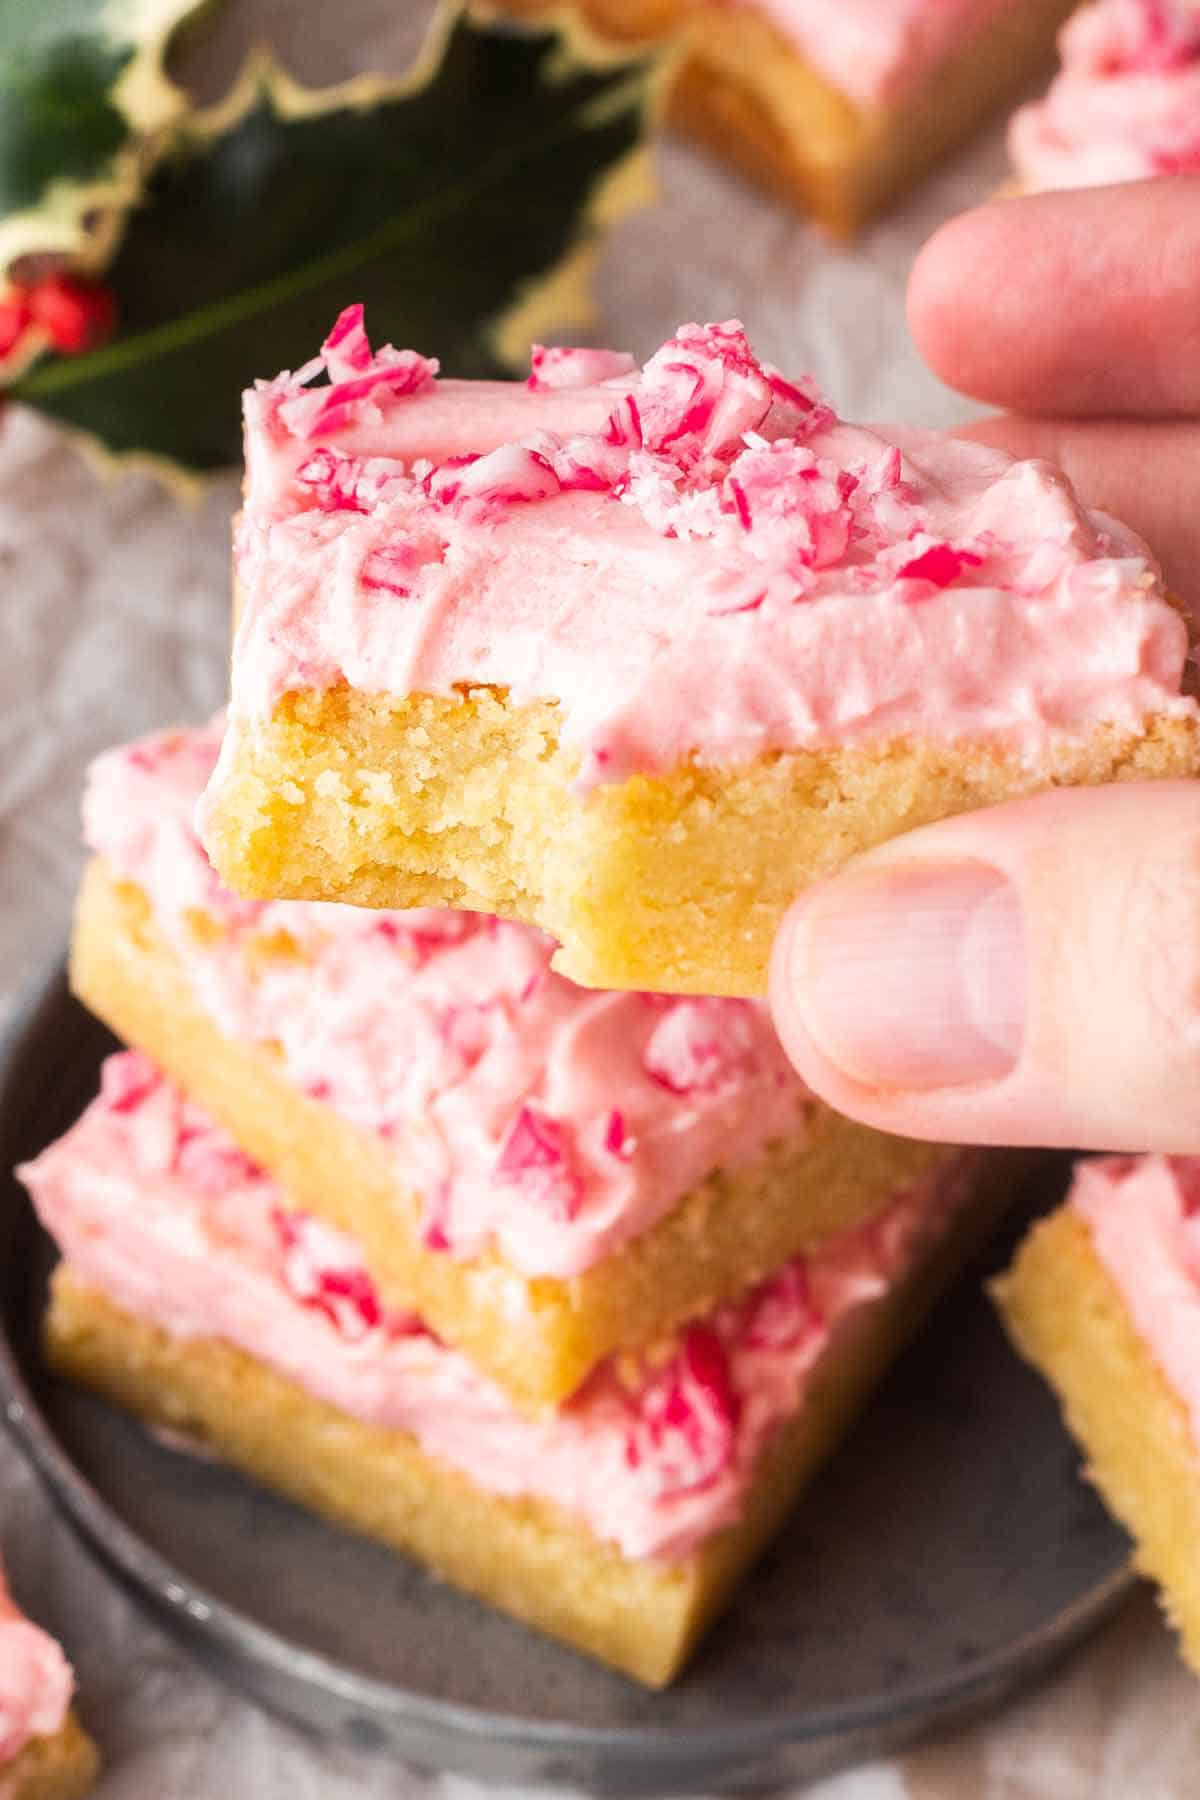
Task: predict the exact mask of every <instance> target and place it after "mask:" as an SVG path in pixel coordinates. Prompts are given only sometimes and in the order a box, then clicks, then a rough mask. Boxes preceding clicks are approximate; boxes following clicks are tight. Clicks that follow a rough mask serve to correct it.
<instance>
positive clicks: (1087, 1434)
mask: <svg viewBox="0 0 1200 1800" xmlns="http://www.w3.org/2000/svg"><path fill="white" fill-rule="evenodd" d="M996 1298H997V1300H998V1302H999V1305H1000V1310H1001V1312H1002V1313H1003V1315H1004V1319H1005V1322H1006V1324H1007V1326H1008V1329H1009V1331H1010V1333H1011V1335H1012V1337H1013V1340H1014V1342H1015V1343H1016V1345H1017V1348H1018V1349H1019V1350H1021V1351H1022V1352H1023V1353H1024V1355H1025V1356H1027V1357H1028V1359H1029V1361H1030V1362H1032V1363H1033V1364H1034V1366H1035V1367H1036V1368H1037V1369H1039V1370H1040V1371H1041V1373H1042V1374H1043V1375H1044V1376H1045V1377H1046V1379H1047V1381H1048V1382H1049V1383H1050V1385H1051V1387H1052V1388H1053V1389H1054V1391H1055V1393H1056V1394H1057V1396H1058V1398H1059V1400H1060V1402H1061V1404H1062V1408H1063V1411H1064V1414H1065V1415H1066V1421H1067V1424H1068V1426H1069V1427H1070V1429H1071V1431H1072V1432H1073V1433H1074V1435H1075V1437H1076V1438H1077V1440H1078V1442H1079V1445H1080V1448H1081V1449H1082V1451H1083V1454H1084V1456H1085V1457H1086V1459H1087V1465H1088V1473H1089V1475H1090V1476H1091V1479H1092V1480H1093V1482H1094V1483H1095V1485H1096V1487H1097V1488H1098V1490H1099V1492H1100V1494H1101V1496H1102V1497H1103V1498H1104V1500H1105V1501H1106V1502H1107V1504H1108V1506H1109V1507H1110V1508H1111V1510H1112V1512H1113V1513H1114V1514H1115V1515H1116V1517H1117V1518H1118V1519H1119V1520H1120V1521H1121V1523H1122V1524H1123V1525H1124V1526H1125V1527H1126V1529H1127V1530H1128V1531H1129V1533H1130V1535H1131V1536H1132V1537H1133V1540H1134V1546H1135V1549H1134V1555H1135V1560H1136V1562H1137V1565H1138V1567H1139V1568H1140V1569H1141V1570H1142V1572H1143V1574H1145V1575H1148V1576H1149V1577H1150V1579H1151V1580H1152V1581H1154V1582H1155V1583H1156V1584H1157V1585H1158V1588H1159V1591H1160V1594H1161V1598H1162V1602H1163V1606H1164V1608H1165V1610H1166V1613H1167V1616H1168V1618H1169V1619H1170V1620H1171V1622H1172V1623H1173V1625H1174V1626H1175V1628H1176V1630H1177V1631H1178V1633H1179V1636H1180V1642H1181V1646H1182V1649H1183V1654H1184V1656H1185V1658H1186V1659H1187V1661H1188V1663H1189V1664H1190V1665H1191V1667H1192V1668H1193V1669H1194V1670H1195V1671H1196V1673H1197V1674H1200V1560H1198V1558H1197V1554H1196V1546H1197V1544H1200V1159H1198V1158H1194V1157H1193V1158H1188V1157H1164V1156H1147V1157H1140V1158H1137V1157H1107V1158H1104V1159H1102V1160H1097V1161H1095V1162H1086V1163H1082V1164H1081V1165H1080V1166H1079V1168H1078V1169H1077V1171H1076V1174H1075V1180H1074V1184H1073V1186H1072V1188H1071V1192H1070V1194H1069V1196H1068V1199H1067V1202H1066V1204H1065V1205H1064V1206H1062V1207H1061V1208H1060V1209H1059V1210H1058V1211H1057V1212H1056V1213H1054V1214H1053V1215H1052V1216H1051V1217H1050V1218H1049V1219H1046V1220H1044V1221H1043V1222H1042V1223H1041V1224H1039V1225H1037V1226H1035V1227H1034V1229H1033V1231H1032V1232H1031V1233H1030V1235H1029V1236H1028V1237H1027V1238H1026V1240H1025V1242H1024V1244H1023V1245H1022V1246H1021V1249H1020V1250H1019V1252H1018V1254H1017V1258H1016V1261H1015V1263H1014V1265H1013V1267H1012V1269H1011V1271H1010V1272H1009V1274H1008V1275H1007V1276H1005V1277H1004V1279H1003V1280H1002V1281H1000V1282H998V1283H997V1284H996Z"/></svg>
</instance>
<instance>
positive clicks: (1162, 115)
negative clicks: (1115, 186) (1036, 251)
mask: <svg viewBox="0 0 1200 1800" xmlns="http://www.w3.org/2000/svg"><path fill="white" fill-rule="evenodd" d="M1059 49H1060V52H1061V55H1062V70H1061V72H1060V73H1059V75H1058V76H1057V77H1056V79H1055V81H1054V82H1053V84H1052V85H1051V87H1050V89H1049V91H1048V93H1047V94H1046V95H1045V97H1044V99H1042V100H1040V101H1038V102H1037V103H1036V104H1034V105H1032V106H1026V107H1023V108H1022V109H1021V110H1020V111H1019V112H1018V113H1017V114H1016V115H1015V116H1014V118H1013V120H1012V123H1011V125H1010V127H1009V151H1010V153H1011V156H1012V160H1013V166H1014V169H1015V171H1016V174H1017V178H1018V180H1019V181H1020V182H1021V184H1022V186H1023V187H1026V188H1029V189H1031V190H1037V189H1044V188H1073V187H1098V186H1102V185H1104V184H1106V183H1108V182H1115V181H1137V180H1141V179H1143V178H1144V177H1146V176H1150V175H1165V174H1177V173H1181V172H1184V171H1187V170H1196V169H1200V7H1197V5H1196V3H1195V0H1093V3H1092V4H1091V5H1089V6H1085V7H1084V8H1083V9H1082V10H1081V11H1079V12H1077V13H1076V14H1075V15H1074V17H1073V18H1071V19H1070V20H1068V22H1067V24H1066V25H1065V26H1064V28H1063V31H1062V35H1061V37H1060V39H1059Z"/></svg>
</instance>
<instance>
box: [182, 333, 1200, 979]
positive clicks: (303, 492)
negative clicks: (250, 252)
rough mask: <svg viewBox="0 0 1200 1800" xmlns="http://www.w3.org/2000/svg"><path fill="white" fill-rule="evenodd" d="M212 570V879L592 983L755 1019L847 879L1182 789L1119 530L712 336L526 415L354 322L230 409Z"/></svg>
mask: <svg viewBox="0 0 1200 1800" xmlns="http://www.w3.org/2000/svg"><path fill="white" fill-rule="evenodd" d="M322 369H323V370H324V372H325V374H326V375H327V376H328V378H329V379H328V381H327V383H326V384H325V385H323V386H322V385H312V384H313V381H314V378H315V375H316V374H317V373H318V372H319V371H320V370H322ZM236 572H237V582H238V589H239V593H240V599H241V623H240V626H239V628H238V632H237V639H236V644H235V648H234V664H233V698H232V705H231V708H230V713H229V724H228V731H227V735H226V739H225V743H224V746H223V749H222V754H221V759H220V762H219V764H218V767H217V770H216V773H215V775H214V778H213V781H212V783H211V784H210V788H209V791H208V794H207V796H206V798H205V801H204V803H203V811H202V820H203V826H204V831H205V838H206V842H207V845H208V848H209V851H210V853H211V855H212V858H213V861H214V863H215V865H216V867H217V868H218V869H219V870H220V872H221V874H222V876H223V877H224V878H225V880H226V881H227V882H228V883H229V885H230V886H231V887H232V888H234V889H235V890H236V891H238V892H240V893H244V894H248V895H255V896H259V897H267V898H278V897H293V898H304V899H325V900H346V901H353V902H355V903H357V904H360V905H366V906H382V907H396V906H406V907H407V906H417V905H426V904H428V905H451V906H461V907H469V908H474V909H476V910H484V911H491V912H494V913H500V914H503V915H506V916H511V917H518V918H523V919H526V920H528V921H530V922H532V923H534V924H536V925H539V926H541V927H542V929H544V930H545V931H547V932H549V933H550V934H551V936H553V937H554V938H556V939H557V940H558V942H559V943H560V944H561V946H562V949H561V951H560V954H559V958H558V963H557V966H558V967H559V968H560V969H562V971H563V972H564V973H565V974H568V975H570V976H571V977H572V978H573V979H575V980H577V981H580V982H584V983H587V984H589V985H593V986H606V987H613V988H617V987H621V988H625V987H633V988H650V989H655V990H659V991H666V990H669V991H673V992H684V993H688V992H690V993H706V994H733V995H747V994H754V993H760V992H762V991H763V990H764V988H765V984H766V969H767V958H768V954H769V949H770V944H771V940H772V937H773V934H774V931H775V928H776V926H777V924H778V922H779V919H780V917H781V916H782V913H783V911H784V909H785V908H786V906H787V904H788V903H789V901H790V900H791V899H792V897H793V896H794V894H795V893H796V891H797V890H798V889H799V888H800V887H802V886H803V885H804V884H805V883H806V882H808V881H810V880H812V879H813V878H814V877H815V876H817V875H821V874H824V873H826V872H828V871H830V870H832V869H835V868H837V867H838V866H839V865H840V864H841V863H843V862H844V861H845V860H846V858H847V857H849V856H851V855H852V854H853V853H854V852H855V851H857V850H861V849H863V848H865V847H866V846H868V845H870V844H874V843H878V842H879V841H880V840H881V839H884V838H887V837H889V836H891V835H892V834H894V833H896V832H899V831H903V830H906V829H908V828H909V827H911V826H914V825H919V824H922V823H924V822H926V821H928V820H931V819H936V818H939V817H941V816H943V815H945V814H947V813H953V812H958V811H963V810H966V809H968V808H971V807H975V806H980V805H983V804H986V803H987V802H989V801H994V800H999V799H1002V798H1004V797H1006V796H1008V795H1012V794H1019V793H1025V792H1028V791H1030V790H1033V789H1037V788H1044V787H1048V786H1051V785H1054V784H1056V783H1067V782H1100V781H1109V780H1113V779H1115V778H1138V777H1145V776H1157V775H1169V774H1184V773H1189V772H1192V771H1194V770H1195V769H1196V768H1197V767H1198V766H1200V763H1198V758H1197V743H1198V738H1197V709H1196V704H1195V701H1194V700H1193V699H1191V698H1190V697H1185V695H1184V694H1183V692H1182V687H1183V681H1184V672H1185V664H1186V659H1187V652H1188V644H1187V632H1186V628H1185V626H1184V624H1183V621H1182V619H1181V618H1180V617H1179V616H1178V614H1177V613H1176V612H1175V610H1174V609H1173V608H1172V606H1171V605H1170V603H1169V602H1168V600H1167V598H1166V596H1165V594H1164V593H1163V590H1162V586H1161V582H1160V580H1159V576H1158V573H1157V571H1156V569H1155V566H1154V564H1153V562H1152V561H1151V559H1150V557H1149V554H1148V552H1147V551H1146V549H1145V547H1144V546H1143V545H1142V544H1141V543H1140V542H1139V541H1138V540H1136V539H1134V538H1133V537H1132V536H1131V535H1130V534H1129V533H1128V532H1126V531H1125V530H1124V529H1123V528H1122V527H1120V526H1119V525H1117V524H1116V523H1115V522H1114V521H1112V520H1110V519H1107V518H1103V517H1101V516H1099V515H1096V514H1092V513H1088V512H1087V511H1085V510H1084V508H1083V507H1082V506H1081V505H1080V503H1079V501H1078V500H1077V499H1076V497H1075V495H1074V493H1073V492H1072V490H1071V488H1070V487H1069V485H1068V484H1067V482H1066V481H1065V479H1064V477H1063V476H1062V475H1060V474H1059V473H1058V472H1057V471H1056V470H1054V469H1052V468H1051V467H1050V466H1049V465H1047V464H1044V463H1035V462H1012V461H1011V460H1010V459H1009V458H1007V457H1006V456H1004V455H1003V454H1001V453H999V452H996V451H993V450H988V449H984V448H982V447H981V446H978V445H975V444H969V443H962V442H958V441H956V440H954V439H952V438H946V437H941V436H934V435H930V434H922V433H917V432H907V431H898V430H897V431H891V430H889V431H887V432H880V431H874V430H867V429H865V428H863V427H861V426H855V425H848V424H845V423H844V422H842V421H841V420H839V419H838V418H837V417H836V416H835V414H834V413H833V411H832V409H831V408H830V407H829V406H828V404H827V403H826V402H825V401H824V400H822V399H821V398H820V396H819V395H818V394H817V392H816V390H815V389H814V388H813V387H812V386H811V384H809V383H807V382H793V381H789V380H786V379H785V378H784V377H783V376H782V375H781V374H779V373H778V371H776V370H775V369H773V368H771V367H770V366H769V365H767V364H764V363H762V362H760V361H759V360H758V359H757V358H756V357H755V356H754V354H753V352H752V351H751V349H750V346H749V345H748V343H747V342H746V339H745V337H744V335H743V334H742V331H741V329H740V328H739V327H738V326H737V325H736V324H729V325H718V326H685V327H683V328H682V329H681V331H680V332H679V334H678V336H677V337H675V338H674V339H672V340H671V342H670V343H668V344H666V345H665V346H664V347H663V348H662V349H661V350H660V351H658V352H657V354H656V355H655V356H653V357H652V358H651V359H650V361H649V363H647V365H646V367H645V368H644V369H642V370H640V371H639V370H635V369H633V368H632V367H630V366H629V364H628V360H627V359H621V358H613V357H612V356H610V355H608V354H606V353H600V352H594V351H590V352H571V351H566V352H563V351H559V352H553V351H552V352H547V353H544V354H542V355H541V356H539V357H538V358H537V359H536V366H535V370H534V374H533V377H532V381H531V384H530V385H528V386H525V387H521V386H518V385H516V384H512V385H508V384H489V383H469V382H453V381H441V382H439V381H438V380H437V379H436V374H435V370H434V368H433V365H431V364H429V363H427V362H424V361H423V360H422V359H421V358H419V357H415V356H414V355H412V353H410V352H400V351H394V350H390V349H385V350H384V351H382V352H380V354H379V355H378V356H373V355H372V353H371V351H370V349H369V347H368V345H367V341H366V338H365V336H364V335H363V329H362V321H361V316H360V312H359V309H356V308H351V309H350V310H349V311H348V312H347V313H346V314H344V315H343V316H342V318H341V319H340V320H339V322H338V325H337V327H336V328H335V331H334V333H333V334H332V336H331V337H330V339H329V340H328V342H327V343H326V345H325V347H324V349H323V351H322V355H321V360H320V363H319V365H317V364H314V365H310V367H309V368H307V369H304V370H301V371H300V372H299V374H297V375H295V376H290V375H288V376H281V377H280V378H279V379H278V380H276V381H274V382H270V383H267V384H265V385H263V386H260V387H259V388H257V389H255V390H254V391H253V392H252V393H250V394H249V395H248V396H247V401H246V500H245V510H244V512H243V515H242V518H241V521H240V524H239V527H238V531H237V544H236Z"/></svg>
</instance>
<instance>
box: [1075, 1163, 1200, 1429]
mask: <svg viewBox="0 0 1200 1800" xmlns="http://www.w3.org/2000/svg"><path fill="white" fill-rule="evenodd" d="M1070 1204H1071V1205H1072V1206H1073V1207H1074V1208H1075V1210H1076V1212H1078V1213H1079V1214H1080V1215H1081V1216H1082V1217H1083V1218H1084V1219H1085V1220H1086V1221H1087V1225H1088V1229H1089V1231H1090V1233H1091V1239H1092V1244H1093V1246H1094V1248H1095V1251H1096V1254H1097V1256H1098V1257H1099V1258H1100V1261H1101V1262H1102V1263H1103V1265H1104V1267H1105V1269H1106V1270H1107V1272H1108V1275H1109V1277H1110V1279H1111V1280H1112V1282H1113V1285H1114V1286H1115V1287H1116V1288H1117V1290H1118V1291H1119V1293H1120V1294H1121V1296H1122V1298H1123V1299H1124V1301H1125V1304H1126V1306H1127V1307H1128V1309H1129V1313H1130V1315H1131V1317H1132V1319H1133V1323H1134V1325H1135V1326H1136V1328H1137V1332H1138V1335H1139V1336H1140V1337H1141V1338H1142V1339H1143V1341H1144V1342H1145V1344H1146V1347H1147V1349H1148V1350H1149V1351H1150V1353H1151V1355H1152V1356H1153V1357H1154V1359H1155V1361H1156V1362H1157V1363H1158V1365H1159V1367H1160V1369H1161V1370H1162V1372H1163V1374H1164V1375H1165V1376H1166V1378H1167V1381H1168V1383H1169V1384H1170V1386H1171V1387H1172V1388H1173V1389H1174V1391H1175V1393H1176V1395H1177V1396H1178V1398H1179V1399H1180V1401H1181V1402H1182V1403H1183V1406H1184V1408H1185V1409H1186V1411H1187V1414H1188V1418H1189V1420H1190V1422H1191V1430H1192V1437H1193V1439H1194V1441H1195V1444H1196V1447H1197V1450H1198V1451H1200V1157H1185V1156H1137V1157H1135V1156H1108V1157H1102V1158H1097V1159H1096V1160H1095V1161H1093V1162H1083V1163H1080V1164H1079V1166H1078V1168H1077V1169H1076V1171H1075V1179H1074V1183H1073V1185H1072V1188H1071V1194H1070Z"/></svg>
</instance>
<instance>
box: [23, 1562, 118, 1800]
mask: <svg viewBox="0 0 1200 1800" xmlns="http://www.w3.org/2000/svg"><path fill="white" fill-rule="evenodd" d="M74 1691H75V1678H74V1675H73V1674H72V1672H71V1668H70V1665H69V1664H68V1662H67V1659H66V1657H65V1656H64V1655H63V1652H62V1650H61V1648H60V1646H59V1645H58V1644H57V1643H56V1642H55V1641H54V1639H53V1638H52V1637H50V1636H49V1634H48V1633H47V1632H45V1631H43V1630H42V1628H41V1626H39V1625H35V1624H34V1623H33V1621H32V1620H31V1619H27V1618H26V1617H25V1615H24V1613H23V1612H22V1611H21V1610H20V1608H19V1607H18V1606H17V1605H16V1603H15V1602H14V1600H13V1598H12V1596H11V1594H10V1593H9V1591H8V1584H7V1582H6V1581H5V1578H4V1574H3V1571H2V1570H0V1795H3V1796H4V1800H80V1797H81V1796H82V1795H84V1794H85V1793H86V1792H87V1791H88V1789H89V1788H90V1787H91V1785H92V1782H93V1781H94V1780H95V1776H96V1769H97V1758H96V1751H95V1747H94V1746H93V1744H92V1743H91V1740H90V1739H89V1738H88V1737H87V1736H86V1734H85V1733H84V1731H83V1729H82V1727H81V1726H80V1724H79V1722H78V1720H77V1719H76V1718H75V1715H74V1713H73V1712H72V1711H71V1698H72V1695H73V1694H74Z"/></svg>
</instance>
